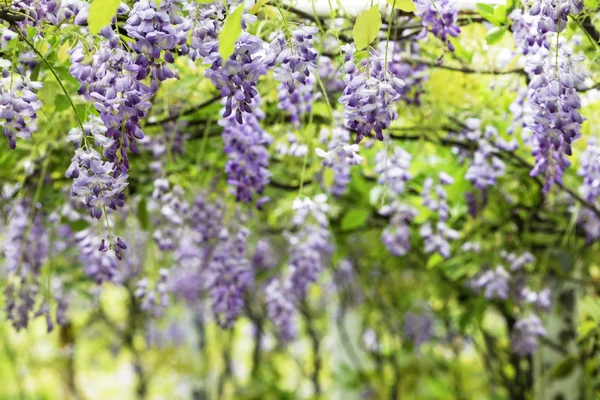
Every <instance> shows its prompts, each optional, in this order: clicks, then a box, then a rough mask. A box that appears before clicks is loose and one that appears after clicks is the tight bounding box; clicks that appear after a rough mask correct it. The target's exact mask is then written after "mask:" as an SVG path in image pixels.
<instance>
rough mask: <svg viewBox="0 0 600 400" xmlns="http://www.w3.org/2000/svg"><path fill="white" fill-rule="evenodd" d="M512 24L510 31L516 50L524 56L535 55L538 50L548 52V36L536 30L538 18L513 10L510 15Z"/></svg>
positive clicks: (516, 9)
mask: <svg viewBox="0 0 600 400" xmlns="http://www.w3.org/2000/svg"><path fill="white" fill-rule="evenodd" d="M510 18H511V19H512V21H513V23H512V25H511V30H512V33H513V39H514V41H515V44H516V45H517V48H518V49H519V51H520V52H522V53H523V54H524V55H532V54H536V53H538V52H539V51H540V49H545V50H549V49H550V40H549V39H548V35H546V34H544V33H540V32H539V30H538V26H539V23H540V22H539V20H540V19H539V17H538V16H532V15H530V14H528V13H523V10H521V9H520V8H515V9H514V10H513V11H512V12H511V13H510Z"/></svg>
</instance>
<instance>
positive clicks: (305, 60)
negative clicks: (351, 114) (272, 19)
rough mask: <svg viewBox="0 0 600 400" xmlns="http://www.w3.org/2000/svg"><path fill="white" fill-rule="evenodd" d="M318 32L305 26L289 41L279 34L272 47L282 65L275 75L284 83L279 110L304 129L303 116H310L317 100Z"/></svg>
mask: <svg viewBox="0 0 600 400" xmlns="http://www.w3.org/2000/svg"><path fill="white" fill-rule="evenodd" d="M318 31H319V30H318V29H317V28H315V27H306V26H301V27H298V28H296V29H294V30H293V31H292V32H291V37H290V40H289V41H288V40H286V38H285V36H284V35H283V34H279V35H278V36H277V37H276V38H275V39H274V40H273V42H272V43H271V46H270V51H271V52H273V53H274V55H273V56H272V57H276V63H277V64H278V66H277V67H276V68H275V71H274V76H275V79H276V80H278V81H279V82H280V83H279V86H278V91H279V95H278V99H279V104H278V107H279V109H280V110H284V111H286V112H287V113H289V114H290V116H291V120H292V123H293V124H294V125H295V126H296V128H299V127H300V116H301V115H302V114H305V113H309V112H310V110H311V107H312V102H313V101H314V100H315V98H314V97H316V96H315V83H316V78H315V76H314V73H315V70H316V68H317V56H318V54H317V51H316V50H315V49H314V46H313V41H314V37H315V35H316V34H317V33H318ZM317 95H318V94H317Z"/></svg>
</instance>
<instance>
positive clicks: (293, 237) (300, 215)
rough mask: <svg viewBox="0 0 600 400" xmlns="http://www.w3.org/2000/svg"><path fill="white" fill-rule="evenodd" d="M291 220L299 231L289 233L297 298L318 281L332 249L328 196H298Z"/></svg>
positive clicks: (302, 295) (294, 290)
mask: <svg viewBox="0 0 600 400" xmlns="http://www.w3.org/2000/svg"><path fill="white" fill-rule="evenodd" d="M292 207H293V209H294V211H295V215H294V218H293V220H292V222H293V223H294V225H296V226H297V227H298V228H299V230H298V232H296V233H293V234H288V235H287V239H288V243H289V246H290V259H289V268H290V276H289V280H290V282H291V286H290V289H291V293H292V294H293V295H294V297H295V298H296V299H299V300H300V299H304V298H305V297H306V295H307V293H308V289H309V287H310V285H311V284H313V283H314V282H316V281H317V280H318V278H319V276H320V274H321V272H322V271H323V269H324V268H325V263H326V262H327V261H328V259H329V256H330V255H331V253H332V252H333V245H332V244H331V237H330V233H329V230H328V220H327V216H326V213H327V210H328V209H329V207H328V205H327V197H326V196H325V195H317V196H315V197H314V201H313V200H311V199H309V198H296V199H295V200H294V203H293V206H292Z"/></svg>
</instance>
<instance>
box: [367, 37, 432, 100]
mask: <svg viewBox="0 0 600 400" xmlns="http://www.w3.org/2000/svg"><path fill="white" fill-rule="evenodd" d="M386 46H388V69H389V71H390V72H391V73H392V74H394V76H396V78H398V79H401V80H402V81H403V82H404V84H405V85H404V86H403V87H402V88H401V90H400V96H401V99H402V100H403V101H405V102H406V103H407V104H414V105H420V104H421V100H420V97H421V95H422V94H423V93H424V88H423V83H424V82H425V81H426V80H427V79H429V74H428V70H429V67H428V66H427V65H424V64H413V63H409V62H405V61H403V56H404V53H403V47H404V43H403V42H396V41H394V42H389V44H388V43H387V42H384V41H382V42H380V44H379V51H380V52H381V53H382V54H385V48H386ZM409 46H410V47H409V50H407V53H408V54H410V56H412V57H415V56H418V55H419V54H420V53H421V49H420V47H419V44H418V43H417V42H411V43H410V45H409Z"/></svg>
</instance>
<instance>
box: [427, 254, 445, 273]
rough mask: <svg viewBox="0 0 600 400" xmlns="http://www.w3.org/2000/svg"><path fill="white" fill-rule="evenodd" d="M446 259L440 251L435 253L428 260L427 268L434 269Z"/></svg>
mask: <svg viewBox="0 0 600 400" xmlns="http://www.w3.org/2000/svg"><path fill="white" fill-rule="evenodd" d="M445 260H446V259H445V258H444V257H443V256H442V255H440V253H434V254H433V255H432V256H431V257H429V260H428V261H427V266H426V268H427V269H433V268H435V267H437V266H438V265H440V264H441V263H442V262H444V261H445Z"/></svg>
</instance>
